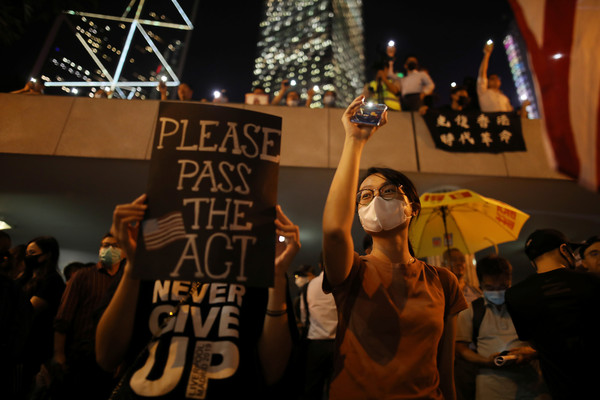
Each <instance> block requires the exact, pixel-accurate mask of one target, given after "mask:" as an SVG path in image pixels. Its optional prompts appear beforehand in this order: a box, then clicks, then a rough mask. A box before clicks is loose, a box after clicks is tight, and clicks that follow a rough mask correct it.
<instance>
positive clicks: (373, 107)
mask: <svg viewBox="0 0 600 400" xmlns="http://www.w3.org/2000/svg"><path fill="white" fill-rule="evenodd" d="M385 110H387V106H386V105H385V104H375V103H370V102H369V103H364V101H363V104H362V105H361V106H360V108H359V109H358V111H357V112H356V113H355V114H354V115H353V116H352V117H351V118H350V122H354V123H355V124H360V125H372V126H379V124H381V118H382V116H383V113H384V112H385Z"/></svg>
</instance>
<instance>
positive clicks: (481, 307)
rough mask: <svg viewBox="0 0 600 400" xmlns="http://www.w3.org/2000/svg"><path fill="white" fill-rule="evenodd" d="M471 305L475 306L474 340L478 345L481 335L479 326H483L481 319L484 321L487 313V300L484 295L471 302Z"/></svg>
mask: <svg viewBox="0 0 600 400" xmlns="http://www.w3.org/2000/svg"><path fill="white" fill-rule="evenodd" d="M471 307H473V337H472V342H473V344H474V345H475V346H477V337H478V336H479V328H480V327H481V321H483V316H484V315H485V302H484V300H483V297H480V298H478V299H476V300H473V302H472V303H471Z"/></svg>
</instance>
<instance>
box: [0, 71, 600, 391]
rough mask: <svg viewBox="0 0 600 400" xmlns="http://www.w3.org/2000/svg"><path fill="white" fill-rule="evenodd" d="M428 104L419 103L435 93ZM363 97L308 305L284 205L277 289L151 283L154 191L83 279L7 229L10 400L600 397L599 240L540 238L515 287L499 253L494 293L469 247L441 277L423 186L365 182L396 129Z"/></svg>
mask: <svg viewBox="0 0 600 400" xmlns="http://www.w3.org/2000/svg"><path fill="white" fill-rule="evenodd" d="M410 63H412V61H411V62H410ZM415 63H416V61H415ZM413 66H414V65H412V64H411V65H407V67H411V68H412V67H413ZM388 68H389V65H388ZM413 70H414V69H413ZM382 81H384V82H385V80H384V79H383V76H382ZM282 88H283V86H282ZM180 89H181V90H180V91H181V94H180V96H183V97H185V96H191V93H190V91H191V89H189V88H188V89H189V90H188V89H186V88H181V87H180ZM422 90H425V89H422ZM376 92H377V91H376ZM408 93H409V94H413V95H414V94H415V93H413V92H410V91H409V92H408ZM420 93H421V94H422V93H424V92H423V91H422V92H420ZM460 96H462V94H461V95H458V97H460ZM282 99H283V97H282ZM411 99H412V100H411V101H413V102H414V105H413V106H414V107H420V102H421V100H422V96H421V95H418V96H412V97H411ZM364 101H365V97H364V96H359V97H357V98H356V99H354V101H352V103H351V104H350V105H349V106H348V108H347V109H346V110H345V112H344V114H343V117H342V124H343V128H344V132H345V141H344V146H343V150H342V154H341V157H340V161H339V164H338V167H337V169H336V171H335V174H334V177H333V180H332V183H331V187H330V190H329V193H328V196H327V200H326V203H325V207H324V211H323V249H322V255H321V260H320V262H319V270H318V271H314V270H313V269H312V268H310V267H303V268H301V269H299V270H298V271H296V272H297V273H296V276H295V277H294V278H295V280H294V282H295V283H296V286H298V289H299V297H298V301H297V302H296V306H294V304H293V301H292V299H291V298H290V291H289V289H290V288H289V281H288V278H287V272H288V271H290V270H291V268H292V265H293V259H294V257H295V255H296V254H297V253H298V251H299V249H300V246H301V244H300V240H299V237H300V235H299V229H300V228H299V226H298V225H296V224H295V223H294V222H292V221H291V220H290V219H289V218H288V217H287V216H286V215H285V213H284V212H283V210H282V209H281V207H277V210H276V219H275V221H274V224H275V230H276V234H277V236H283V237H284V238H285V240H284V241H282V242H280V241H278V242H277V243H276V244H274V246H275V248H276V256H275V260H274V265H273V268H274V270H273V271H274V272H273V274H274V284H273V287H270V288H254V287H246V286H244V285H241V284H229V283H219V282H203V281H195V282H187V281H170V280H157V281H146V280H140V279H139V278H137V277H136V276H134V274H133V273H132V271H133V268H134V265H135V259H134V254H135V249H136V246H137V238H138V230H139V227H140V222H141V221H142V220H143V218H144V215H145V212H146V209H147V205H146V196H145V195H141V196H140V197H138V198H137V199H135V200H133V201H131V202H129V203H124V204H120V205H117V206H116V208H115V210H114V213H113V220H112V223H111V222H110V221H107V227H108V226H110V231H109V233H107V234H106V235H104V237H102V238H99V250H98V260H97V262H96V263H94V264H93V265H87V266H86V265H73V266H71V267H70V268H69V270H68V271H67V269H66V268H65V271H64V275H65V277H66V275H67V273H69V277H68V279H67V280H66V283H65V280H64V279H63V277H62V276H61V275H60V272H59V268H58V260H59V244H58V242H57V240H56V239H55V238H53V237H51V236H40V237H36V238H34V239H32V240H30V241H29V242H28V243H26V244H23V245H17V246H13V245H12V243H11V240H10V236H9V235H8V234H7V233H6V232H5V231H0V245H1V248H0V255H1V257H0V262H1V264H0V267H1V272H2V274H1V275H0V277H1V280H2V291H1V295H2V299H3V301H2V303H1V304H2V307H1V310H0V318H1V319H2V320H1V321H0V324H1V325H2V326H4V327H9V329H4V330H3V332H2V335H3V338H2V340H0V345H1V346H2V350H3V351H2V354H3V357H2V361H1V363H2V365H1V368H2V371H1V373H0V379H2V382H1V384H0V390H1V391H2V392H3V396H2V398H15V399H63V398H64V399H71V398H77V399H79V398H91V399H96V398H97V399H107V398H109V397H110V398H113V399H146V398H163V399H175V398H177V399H183V398H193V399H196V398H232V399H233V398H242V396H252V397H254V396H256V397H258V398H291V399H294V398H298V399H325V398H331V399H386V398H415V399H416V398H420V399H455V398H460V399H492V398H493V399H515V398H519V399H543V398H544V396H546V397H545V398H554V399H567V398H569V399H570V398H589V395H590V393H596V389H595V385H594V379H593V378H594V377H595V375H596V374H595V372H597V371H598V368H597V367H595V366H594V363H595V360H596V359H597V357H598V356H600V342H599V341H598V340H597V339H596V337H595V336H596V333H597V332H598V331H599V330H598V328H599V324H600V322H599V320H598V318H596V317H593V315H596V314H595V313H596V312H597V310H598V309H600V275H599V274H600V238H599V237H592V238H589V239H588V240H586V241H583V242H572V241H570V240H568V239H567V238H566V237H565V236H564V235H563V234H562V233H561V232H559V231H556V230H553V229H538V230H536V231H535V232H534V233H533V234H532V235H531V236H530V237H529V238H528V239H527V240H526V244H525V249H524V252H525V254H526V255H527V257H528V258H529V259H530V260H531V263H532V266H533V267H534V268H535V270H536V272H537V274H535V275H533V276H530V277H529V278H527V279H525V280H524V281H522V282H519V283H517V284H515V285H514V286H513V285H512V267H511V265H510V263H509V262H508V261H507V260H505V259H503V258H502V257H499V256H497V255H492V256H487V257H485V258H483V259H480V260H478V262H477V267H476V272H477V278H478V281H479V282H478V283H476V282H467V280H466V279H465V271H466V269H467V265H466V259H465V255H464V254H463V253H462V252H461V251H460V250H459V249H455V248H449V249H447V251H446V252H445V254H444V256H443V262H442V266H433V265H430V264H428V263H426V262H425V261H423V260H421V259H418V258H417V257H416V256H415V254H414V251H413V248H412V246H411V243H410V240H409V238H408V237H409V236H408V231H409V227H410V225H411V222H412V221H413V220H414V219H416V218H418V216H419V212H420V208H421V205H420V200H419V194H418V193H417V190H416V187H415V185H414V184H413V183H412V182H411V181H410V179H409V178H408V177H407V176H405V175H404V174H402V173H401V172H399V171H395V170H392V169H389V168H383V167H372V168H369V169H368V170H367V172H366V174H365V175H364V176H363V177H360V179H359V169H360V168H359V167H360V162H361V156H362V152H363V150H364V147H365V145H366V144H367V142H368V141H369V140H370V138H371V137H372V136H373V135H374V134H377V133H376V132H377V131H378V130H379V129H382V128H383V129H385V127H384V126H385V124H386V121H387V113H386V112H384V113H383V115H382V121H381V124H380V125H379V126H372V125H361V124H357V123H354V122H352V121H351V118H352V117H353V115H354V114H355V113H356V112H357V111H358V110H359V108H360V107H361V105H362V104H363V103H364ZM457 102H458V101H457ZM356 212H357V213H358V217H359V220H360V223H361V225H362V227H363V229H364V231H365V234H366V235H368V238H369V240H368V241H365V243H364V244H363V248H364V249H365V252H364V253H365V254H359V253H358V252H357V251H356V250H355V248H356V247H357V246H356V245H355V243H354V242H353V238H352V235H351V230H352V224H353V220H354V215H355V213H356ZM300 225H301V223H300ZM550 396H551V397H550Z"/></svg>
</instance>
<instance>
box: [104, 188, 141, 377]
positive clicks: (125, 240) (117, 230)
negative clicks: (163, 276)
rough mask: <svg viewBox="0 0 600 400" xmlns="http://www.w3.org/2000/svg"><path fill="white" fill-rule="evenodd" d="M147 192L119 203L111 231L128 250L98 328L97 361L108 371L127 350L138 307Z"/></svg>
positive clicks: (115, 366) (116, 364) (121, 245)
mask: <svg viewBox="0 0 600 400" xmlns="http://www.w3.org/2000/svg"><path fill="white" fill-rule="evenodd" d="M145 201H146V195H145V194H144V195H141V196H140V197H138V198H137V199H135V200H134V201H133V203H130V204H122V205H118V206H117V207H116V208H115V211H114V213H113V224H112V227H111V229H110V232H111V233H112V234H113V236H114V237H115V238H116V239H117V241H118V243H119V246H120V247H121V249H122V250H123V251H124V252H125V257H126V258H127V263H126V265H125V269H124V271H123V277H122V278H121V282H119V286H118V288H117V290H116V292H115V295H114V296H113V298H112V300H111V301H110V304H109V305H108V307H107V308H106V310H105V311H104V314H103V315H102V318H100V322H99V323H98V328H97V329H96V361H97V362H98V364H99V365H100V366H101V367H102V368H103V369H105V370H107V371H113V370H115V369H116V368H117V367H118V366H119V364H120V363H121V361H122V360H123V358H124V357H125V354H126V352H127V349H128V348H129V343H130V341H131V335H132V333H133V323H134V319H135V311H136V308H137V301H138V293H139V289H140V281H139V279H134V278H133V277H132V276H131V271H132V269H133V262H134V261H133V257H134V254H135V248H136V245H137V231H138V229H139V225H140V221H141V220H142V218H143V217H144V213H145V212H146V207H147V206H146V205H145V204H144V202H145Z"/></svg>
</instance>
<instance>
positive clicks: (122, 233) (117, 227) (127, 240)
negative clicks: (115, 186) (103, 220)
mask: <svg viewBox="0 0 600 400" xmlns="http://www.w3.org/2000/svg"><path fill="white" fill-rule="evenodd" d="M145 201H146V195H145V194H143V195H141V196H140V197H138V198H137V199H135V200H134V201H133V202H131V203H128V204H120V205H117V206H116V207H115V211H114V212H113V222H112V226H111V228H110V233H111V235H113V236H114V237H115V239H117V242H118V243H119V246H120V247H121V250H122V251H123V255H124V256H125V258H127V259H128V260H133V255H134V254H135V249H136V247H137V237H138V231H139V229H140V222H141V221H142V218H144V213H145V212H146V208H147V207H148V206H147V205H146V204H144V203H145Z"/></svg>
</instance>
